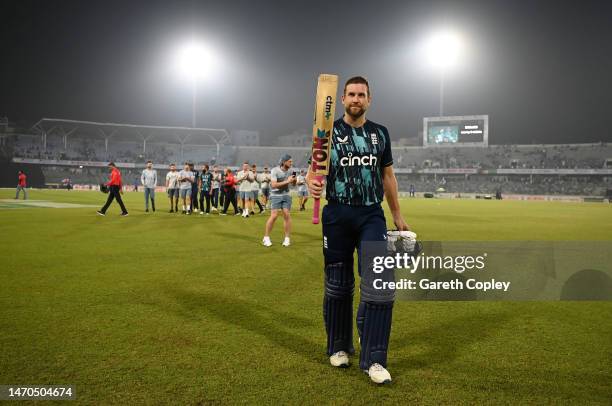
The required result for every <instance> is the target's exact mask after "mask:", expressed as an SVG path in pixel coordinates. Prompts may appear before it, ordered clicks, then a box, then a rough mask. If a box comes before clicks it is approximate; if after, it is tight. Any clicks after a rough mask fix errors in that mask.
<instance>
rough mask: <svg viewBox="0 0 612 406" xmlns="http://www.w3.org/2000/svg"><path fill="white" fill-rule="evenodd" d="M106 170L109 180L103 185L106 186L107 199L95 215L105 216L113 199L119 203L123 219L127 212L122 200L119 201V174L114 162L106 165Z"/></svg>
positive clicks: (120, 184)
mask: <svg viewBox="0 0 612 406" xmlns="http://www.w3.org/2000/svg"><path fill="white" fill-rule="evenodd" d="M108 168H109V169H110V179H109V181H108V182H106V183H105V185H106V186H108V199H106V204H105V205H104V207H102V209H101V210H98V211H97V213H98V214H99V215H100V216H106V210H108V207H109V206H110V205H111V203H112V202H113V200H114V199H117V203H119V207H121V216H123V217H125V216H127V215H128V212H127V210H126V209H125V205H124V204H123V200H122V199H121V193H122V192H121V186H122V183H121V172H119V169H117V167H116V166H115V163H114V162H111V163H109V164H108Z"/></svg>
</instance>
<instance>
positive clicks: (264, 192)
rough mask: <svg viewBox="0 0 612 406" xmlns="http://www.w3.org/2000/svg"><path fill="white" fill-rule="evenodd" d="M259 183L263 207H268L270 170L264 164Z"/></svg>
mask: <svg viewBox="0 0 612 406" xmlns="http://www.w3.org/2000/svg"><path fill="white" fill-rule="evenodd" d="M259 185H260V188H261V201H262V203H263V205H264V207H268V200H269V199H270V170H269V169H268V167H267V166H264V169H263V173H262V174H261V180H260V181H259Z"/></svg>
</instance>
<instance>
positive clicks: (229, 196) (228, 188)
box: [220, 168, 240, 216]
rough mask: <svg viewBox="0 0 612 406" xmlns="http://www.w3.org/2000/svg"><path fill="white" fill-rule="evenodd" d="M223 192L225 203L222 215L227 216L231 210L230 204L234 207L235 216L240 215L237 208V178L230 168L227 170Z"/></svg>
mask: <svg viewBox="0 0 612 406" xmlns="http://www.w3.org/2000/svg"><path fill="white" fill-rule="evenodd" d="M223 190H224V191H225V201H224V202H223V211H222V212H221V213H220V214H221V215H222V216H225V215H226V214H227V209H228V208H229V205H230V203H231V204H232V206H234V214H240V213H238V207H237V206H236V177H235V176H234V174H233V173H232V170H231V169H230V168H227V169H225V181H224V182H223Z"/></svg>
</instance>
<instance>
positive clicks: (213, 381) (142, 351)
mask: <svg viewBox="0 0 612 406" xmlns="http://www.w3.org/2000/svg"><path fill="white" fill-rule="evenodd" d="M13 196H14V191H12V190H7V189H5V190H1V191H0V199H7V198H11V197H13ZM124 197H125V200H126V202H127V206H128V209H129V210H130V216H129V217H127V218H121V217H119V210H118V207H117V206H116V205H113V206H112V208H111V209H110V210H109V212H108V215H107V216H106V217H100V216H97V215H96V214H95V210H96V208H97V207H99V206H101V205H102V203H103V201H104V198H105V196H103V195H102V194H100V193H99V192H77V191H72V192H67V191H31V192H30V198H31V199H35V200H45V201H52V202H65V203H75V204H82V205H90V204H91V205H95V206H96V207H82V208H61V209H60V208H15V207H14V206H15V205H14V204H13V203H11V202H3V203H2V202H0V225H1V230H2V233H1V236H0V241H1V242H0V255H1V258H2V268H1V283H0V309H1V310H0V348H1V349H2V351H1V352H0V384H21V385H25V384H30V385H33V384H58V385H59V384H73V385H75V386H76V391H77V398H78V400H79V401H80V402H83V403H92V404H94V403H96V404H100V403H101V404H109V403H114V404H135V403H136V404H144V403H146V404H208V403H223V404H225V403H268V404H277V403H299V404H320V403H333V404H379V403H382V402H385V403H397V404H415V403H419V404H421V403H422V404H441V403H442V404H474V403H487V404H491V403H494V404H500V403H503V404H526V403H533V404H564V403H567V404H570V403H571V404H588V403H592V404H610V400H611V399H612V303H610V302H607V303H606V302H397V303H396V307H395V311H394V315H393V318H394V322H393V330H392V334H391V343H390V356H389V370H390V372H391V374H392V376H393V384H392V385H388V386H383V387H377V386H375V385H374V384H371V383H370V381H369V379H368V378H367V377H366V376H365V375H364V374H363V373H362V372H361V371H360V370H359V369H358V368H357V366H356V365H355V364H353V365H352V366H351V368H349V369H345V370H340V369H335V368H332V367H330V366H329V365H328V360H327V357H326V355H325V352H324V351H325V347H324V343H325V332H324V327H323V321H322V315H321V301H322V297H323V276H322V275H323V273H322V254H321V248H320V246H321V243H320V227H318V226H313V225H311V224H310V216H311V212H310V211H308V212H294V213H293V218H294V232H293V235H292V243H293V245H292V246H291V247H290V248H283V247H281V246H280V242H281V234H282V224H281V223H279V224H277V226H276V229H275V230H274V234H273V236H272V237H273V241H274V243H275V245H274V246H273V247H271V248H264V247H263V246H261V244H260V240H261V236H262V232H263V224H264V221H265V218H264V217H262V216H255V217H254V218H250V219H242V218H239V217H232V216H227V217H219V216H216V215H214V216H208V217H205V216H191V217H189V216H182V215H171V214H168V213H167V212H166V211H167V209H168V203H167V201H166V200H165V198H164V199H162V198H161V197H164V196H163V195H161V196H159V197H158V205H159V206H160V207H159V210H158V212H157V213H155V214H151V213H149V214H145V213H144V210H143V207H142V206H143V202H142V200H143V195H142V193H126V194H125V195H124ZM401 203H402V212H403V213H404V215H405V217H406V219H407V221H408V223H409V224H411V225H412V227H413V229H414V230H415V231H416V232H417V233H418V234H419V237H420V238H422V239H424V240H466V239H469V240H489V239H490V240H612V207H610V206H609V205H606V204H601V203H581V204H575V203H546V202H521V201H478V200H469V201H468V200H422V199H415V200H403V201H402V202H401Z"/></svg>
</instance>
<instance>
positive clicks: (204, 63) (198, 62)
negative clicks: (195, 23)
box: [176, 42, 218, 79]
mask: <svg viewBox="0 0 612 406" xmlns="http://www.w3.org/2000/svg"><path fill="white" fill-rule="evenodd" d="M217 63H218V59H217V56H216V54H215V52H214V51H213V50H212V49H211V48H209V47H206V46H204V45H203V44H200V43H197V42H189V43H187V44H185V45H183V46H182V47H181V48H179V50H178V52H177V55H176V68H177V70H178V72H179V73H180V74H181V75H182V76H185V77H187V78H189V79H202V78H206V77H208V76H210V74H211V73H212V72H213V71H214V69H215V68H216V65H217Z"/></svg>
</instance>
